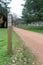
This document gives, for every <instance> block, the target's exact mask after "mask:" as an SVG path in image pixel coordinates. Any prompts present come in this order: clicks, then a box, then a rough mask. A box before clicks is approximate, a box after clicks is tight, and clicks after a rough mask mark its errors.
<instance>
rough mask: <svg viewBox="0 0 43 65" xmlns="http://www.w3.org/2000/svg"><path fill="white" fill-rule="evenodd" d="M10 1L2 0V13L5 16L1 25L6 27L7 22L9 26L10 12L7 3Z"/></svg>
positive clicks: (0, 3) (0, 10)
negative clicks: (8, 17)
mask: <svg viewBox="0 0 43 65" xmlns="http://www.w3.org/2000/svg"><path fill="white" fill-rule="evenodd" d="M9 3H10V0H8V1H7V0H0V15H2V16H3V23H2V24H1V27H4V25H5V24H6V27H7V14H8V9H7V5H8V4H9Z"/></svg>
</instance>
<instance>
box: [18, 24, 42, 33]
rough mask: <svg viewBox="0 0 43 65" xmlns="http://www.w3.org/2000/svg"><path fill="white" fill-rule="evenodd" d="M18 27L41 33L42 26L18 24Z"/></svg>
mask: <svg viewBox="0 0 43 65" xmlns="http://www.w3.org/2000/svg"><path fill="white" fill-rule="evenodd" d="M18 27H19V28H22V29H25V30H30V31H34V32H38V33H43V26H24V25H22V26H18Z"/></svg>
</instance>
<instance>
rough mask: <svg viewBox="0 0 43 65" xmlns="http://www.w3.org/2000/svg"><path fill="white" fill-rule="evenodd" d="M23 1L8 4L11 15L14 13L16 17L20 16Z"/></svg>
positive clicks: (14, 0)
mask: <svg viewBox="0 0 43 65" xmlns="http://www.w3.org/2000/svg"><path fill="white" fill-rule="evenodd" d="M24 3H25V1H23V0H12V2H11V3H10V4H9V7H11V13H16V14H17V16H18V17H20V16H21V15H22V9H23V6H21V4H24Z"/></svg>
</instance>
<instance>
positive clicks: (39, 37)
mask: <svg viewBox="0 0 43 65" xmlns="http://www.w3.org/2000/svg"><path fill="white" fill-rule="evenodd" d="M14 31H15V32H16V33H17V34H18V35H19V36H20V37H21V38H22V40H23V41H24V42H25V45H26V46H27V47H28V48H29V49H30V50H31V51H32V52H33V53H34V54H35V55H36V56H37V58H38V60H39V62H41V63H42V64H41V65H43V34H40V33H36V32H31V31H27V30H23V29H19V28H16V27H14Z"/></svg>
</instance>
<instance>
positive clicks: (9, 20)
mask: <svg viewBox="0 0 43 65" xmlns="http://www.w3.org/2000/svg"><path fill="white" fill-rule="evenodd" d="M9 26H12V14H8V27H9Z"/></svg>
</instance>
